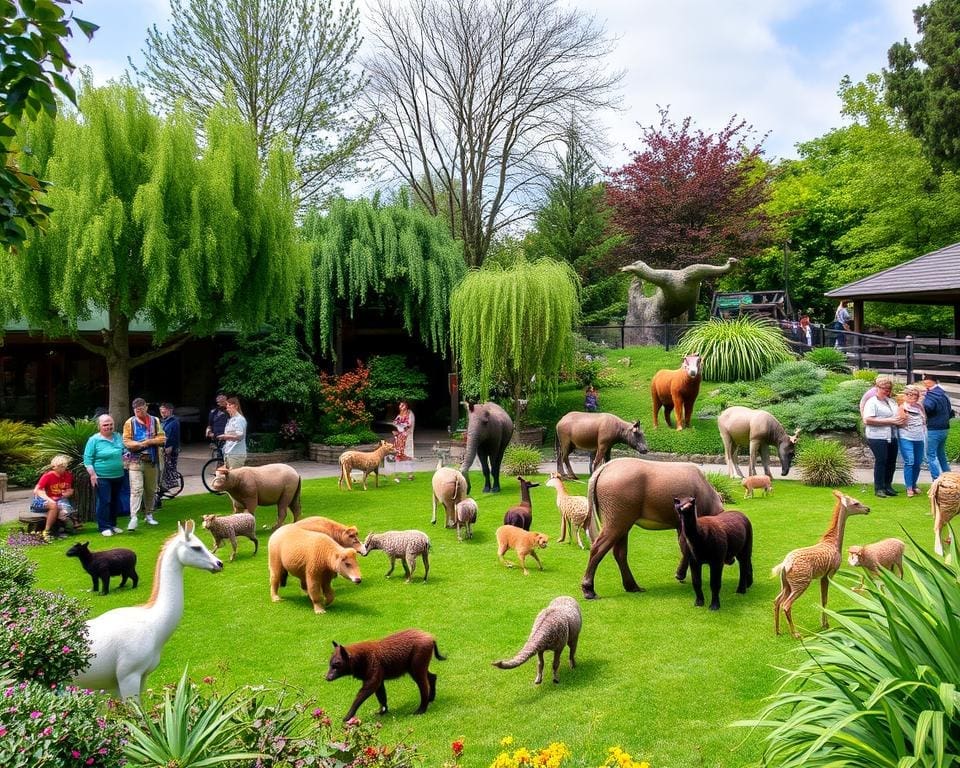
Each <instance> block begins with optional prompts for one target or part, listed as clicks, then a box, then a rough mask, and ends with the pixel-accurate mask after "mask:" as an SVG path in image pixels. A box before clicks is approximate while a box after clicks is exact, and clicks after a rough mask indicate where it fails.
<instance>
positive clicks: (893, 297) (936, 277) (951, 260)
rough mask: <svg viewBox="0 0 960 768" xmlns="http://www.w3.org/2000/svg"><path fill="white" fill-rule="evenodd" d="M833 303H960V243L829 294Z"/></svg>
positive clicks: (836, 289)
mask: <svg viewBox="0 0 960 768" xmlns="http://www.w3.org/2000/svg"><path fill="white" fill-rule="evenodd" d="M826 295H827V296H829V297H830V298H834V299H852V300H855V301H889V302H894V303H899V304H958V303H960V243H954V244H953V245H948V246H946V247H945V248H941V249H940V250H939V251H933V252H931V253H927V254H924V255H923V256H918V257H917V258H916V259H913V260H911V261H907V262H905V263H903V264H898V265H897V266H895V267H890V269H885V270H883V272H877V273H876V274H875V275H870V276H869V277H865V278H863V279H862V280H857V281H855V282H852V283H847V284H846V285H843V286H841V287H840V288H835V289H834V290H832V291H828V292H827V293H826Z"/></svg>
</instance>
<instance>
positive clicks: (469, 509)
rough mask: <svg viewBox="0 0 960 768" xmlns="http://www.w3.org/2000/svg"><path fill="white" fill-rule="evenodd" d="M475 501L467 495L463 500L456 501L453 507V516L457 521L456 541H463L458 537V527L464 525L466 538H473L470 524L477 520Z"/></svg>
mask: <svg viewBox="0 0 960 768" xmlns="http://www.w3.org/2000/svg"><path fill="white" fill-rule="evenodd" d="M477 511H478V510H477V502H476V501H475V500H474V499H473V498H471V497H470V496H467V498H465V499H464V500H463V501H460V502H457V505H456V506H455V507H454V516H455V518H456V523H457V541H463V539H462V538H461V537H460V529H461V528H462V527H465V528H466V529H467V538H468V539H472V538H473V528H471V526H472V525H473V524H474V523H475V522H477Z"/></svg>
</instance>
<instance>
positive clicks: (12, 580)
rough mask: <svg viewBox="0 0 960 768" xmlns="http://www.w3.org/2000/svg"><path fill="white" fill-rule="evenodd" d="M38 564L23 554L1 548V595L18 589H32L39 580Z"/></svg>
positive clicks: (8, 548)
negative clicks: (37, 574)
mask: <svg viewBox="0 0 960 768" xmlns="http://www.w3.org/2000/svg"><path fill="white" fill-rule="evenodd" d="M36 570H37V564H36V563H35V562H33V561H32V560H30V559H29V558H28V557H27V556H26V555H24V554H23V553H22V552H19V551H18V550H16V549H10V547H0V593H3V592H7V591H9V590H11V589H14V588H16V587H24V588H27V587H32V586H33V583H34V582H35V581H36V580H37V576H36Z"/></svg>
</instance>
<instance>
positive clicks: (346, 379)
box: [317, 363, 371, 435]
mask: <svg viewBox="0 0 960 768" xmlns="http://www.w3.org/2000/svg"><path fill="white" fill-rule="evenodd" d="M369 381H370V369H369V368H367V367H366V366H364V365H363V363H357V367H356V368H355V369H354V370H352V371H346V372H345V373H342V374H340V375H339V376H335V375H333V374H329V373H321V374H320V384H319V395H318V399H317V405H318V406H319V408H320V410H321V411H322V412H323V415H322V416H321V417H320V433H321V434H323V435H328V434H334V433H337V432H340V433H348V432H356V431H357V430H358V429H362V428H369V426H368V425H369V424H370V419H371V416H370V414H369V413H368V412H367V406H366V395H367V389H368V387H369Z"/></svg>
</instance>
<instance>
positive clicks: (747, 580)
mask: <svg viewBox="0 0 960 768" xmlns="http://www.w3.org/2000/svg"><path fill="white" fill-rule="evenodd" d="M673 506H674V509H676V511H677V517H679V518H680V546H681V547H683V548H684V549H685V550H686V551H687V554H688V555H689V557H690V580H691V581H692V582H693V594H694V595H695V597H696V599H695V600H694V603H693V604H694V605H695V606H696V607H698V608H702V607H703V577H702V575H701V569H702V567H703V565H704V564H706V565H709V566H710V610H711V611H719V610H720V585H721V583H722V581H723V566H724V564H727V565H733V561H734V560H737V561H738V562H739V563H740V581H739V582H738V584H737V594H738V595H745V594H747V589H749V588H750V586H751V585H752V584H753V559H752V558H753V526H751V525H750V521H749V520H748V519H747V516H746V515H744V514H743V513H742V512H736V511H734V510H730V511H727V510H725V511H723V512H720V513H719V514H717V515H710V516H707V517H697V499H696V497H694V496H685V497H684V498H682V499H680V498H675V499H674V500H673Z"/></svg>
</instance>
